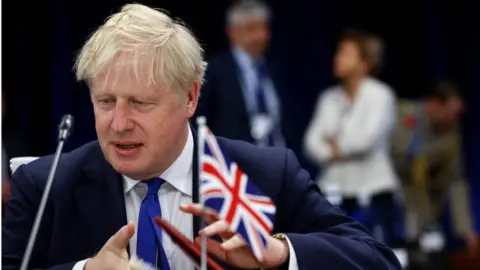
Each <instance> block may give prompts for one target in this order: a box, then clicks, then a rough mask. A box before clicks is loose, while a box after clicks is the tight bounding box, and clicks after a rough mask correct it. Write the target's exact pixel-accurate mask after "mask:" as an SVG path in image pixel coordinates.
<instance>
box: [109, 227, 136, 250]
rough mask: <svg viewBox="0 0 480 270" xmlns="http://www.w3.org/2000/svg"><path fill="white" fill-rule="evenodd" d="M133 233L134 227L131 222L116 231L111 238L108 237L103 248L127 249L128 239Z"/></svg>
mask: <svg viewBox="0 0 480 270" xmlns="http://www.w3.org/2000/svg"><path fill="white" fill-rule="evenodd" d="M134 233H135V225H134V224H133V222H129V223H128V224H127V225H125V226H123V227H122V228H120V230H118V231H117V232H116V233H115V234H114V235H113V236H112V237H110V239H108V241H107V243H106V244H105V246H106V247H109V248H116V249H125V248H127V245H128V241H129V240H130V238H132V236H133V234H134Z"/></svg>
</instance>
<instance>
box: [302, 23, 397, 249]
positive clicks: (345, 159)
mask: <svg viewBox="0 0 480 270" xmlns="http://www.w3.org/2000/svg"><path fill="white" fill-rule="evenodd" d="M380 55H381V43H380V41H379V39H378V38H376V37H374V36H372V35H370V34H366V33H362V32H359V31H349V32H347V33H346V34H345V35H344V36H343V37H342V39H341V40H340V43H339V46H338V50H337V53H336V55H335V60H334V73H335V76H336V77H337V78H338V79H339V80H340V81H341V84H340V85H338V86H334V87H331V88H329V89H327V90H326V91H324V92H323V93H322V94H321V95H320V97H319V100H318V104H317V108H316V111H315V114H314V116H313V118H312V120H311V123H310V125H309V127H308V130H307V133H306V137H305V150H306V154H307V155H308V157H310V158H311V159H312V160H313V161H314V162H315V163H316V164H318V165H319V166H320V167H322V169H323V170H322V173H321V174H320V175H319V177H318V184H319V186H320V187H321V188H322V190H323V191H324V192H326V191H327V190H328V189H331V188H332V187H336V189H338V190H339V192H340V193H341V195H342V197H343V201H342V203H341V205H340V206H341V207H342V208H344V210H346V212H347V214H350V215H352V214H353V212H354V211H355V209H357V208H358V202H359V201H358V200H357V198H358V196H359V194H363V195H367V198H365V196H363V198H364V199H366V200H362V201H366V202H367V203H368V201H371V204H370V205H371V207H372V208H373V209H374V211H375V212H376V214H377V215H378V216H380V217H381V220H380V221H379V222H380V223H381V225H382V227H383V234H384V237H385V238H386V239H385V240H386V241H387V242H392V241H394V238H395V237H394V222H395V215H394V213H395V211H394V209H395V204H394V194H395V192H396V190H397V188H398V187H399V185H398V181H397V177H396V175H395V173H394V169H393V166H392V163H391V160H390V156H389V142H390V134H391V132H392V130H393V127H394V125H395V121H396V120H395V119H396V117H395V112H396V109H395V106H396V104H395V94H394V92H393V91H392V89H391V88H390V87H389V86H388V85H386V84H385V83H383V82H381V81H379V80H377V79H375V78H373V77H371V76H370V74H372V72H373V71H375V70H376V69H377V68H378V64H379V62H380Z"/></svg>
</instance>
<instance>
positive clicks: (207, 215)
mask: <svg viewBox="0 0 480 270" xmlns="http://www.w3.org/2000/svg"><path fill="white" fill-rule="evenodd" d="M202 209H203V207H202V205H200V204H198V203H190V204H182V205H180V210H182V211H183V212H186V213H190V214H192V215H195V216H202V214H203V218H204V219H205V222H207V223H213V222H215V221H217V220H219V217H218V215H217V213H215V211H213V210H212V209H210V208H205V209H204V211H203V213H202Z"/></svg>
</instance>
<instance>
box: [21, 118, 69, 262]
mask: <svg viewBox="0 0 480 270" xmlns="http://www.w3.org/2000/svg"><path fill="white" fill-rule="evenodd" d="M72 128H73V116H71V115H70V114H66V115H64V116H63V117H62V121H61V122H60V125H59V126H58V130H59V134H58V145H57V151H56V152H55V156H54V158H53V163H52V167H51V168H50V173H49V174H48V178H47V182H46V184H45V189H44V190H43V195H42V200H41V201H40V206H39V207H38V211H37V215H36V216H35V221H34V223H33V227H32V231H31V233H30V237H29V239H28V242H27V248H26V249H25V254H24V255H23V259H22V264H21V266H20V269H21V270H26V269H27V267H28V263H29V261H30V257H31V255H32V251H33V246H34V245H35V239H36V238H37V234H38V230H39V229H40V223H41V221H42V217H43V213H44V212H45V206H46V205H47V200H48V195H49V193H50V189H51V188H52V183H53V177H54V175H55V171H56V170H57V165H58V161H59V160H60V155H61V153H62V149H63V145H64V143H65V141H66V140H67V139H68V137H69V136H70V134H71V131H72Z"/></svg>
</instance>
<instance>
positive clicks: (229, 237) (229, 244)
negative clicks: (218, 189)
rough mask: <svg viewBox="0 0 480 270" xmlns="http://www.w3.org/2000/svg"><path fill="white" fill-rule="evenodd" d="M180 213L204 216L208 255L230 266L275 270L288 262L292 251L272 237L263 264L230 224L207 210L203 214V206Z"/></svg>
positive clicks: (196, 240)
mask: <svg viewBox="0 0 480 270" xmlns="http://www.w3.org/2000/svg"><path fill="white" fill-rule="evenodd" d="M180 210H182V211H183V212H186V213H190V214H193V215H196V216H202V214H203V218H204V220H205V222H206V223H207V224H209V225H208V226H207V227H205V228H204V229H202V230H201V231H200V235H202V234H205V235H206V236H207V237H208V238H207V251H208V253H210V254H212V255H214V256H215V257H217V258H218V259H220V260H222V261H224V262H226V263H228V264H229V265H232V266H234V267H240V268H247V269H256V268H275V267H279V266H280V265H282V264H283V263H285V262H286V260H287V259H288V256H289V250H288V244H287V243H286V242H285V241H281V240H278V239H276V238H273V237H269V238H268V239H267V250H266V252H265V257H264V260H263V261H259V260H257V258H256V257H255V256H254V254H253V252H252V250H251V249H250V247H249V246H248V245H247V243H245V241H243V239H242V238H241V237H240V235H238V234H235V233H234V232H232V231H231V230H230V228H229V226H228V224H227V223H226V222H225V221H223V220H220V219H219V217H218V215H217V214H216V213H215V212H214V211H212V210H210V209H207V210H205V211H204V213H202V211H201V210H202V207H201V205H199V204H185V205H182V206H180ZM214 235H218V236H220V237H221V238H222V240H223V242H222V243H219V242H217V241H215V240H213V239H211V238H210V237H212V236H214ZM200 242H201V240H200V237H196V238H195V244H197V245H198V246H200Z"/></svg>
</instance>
